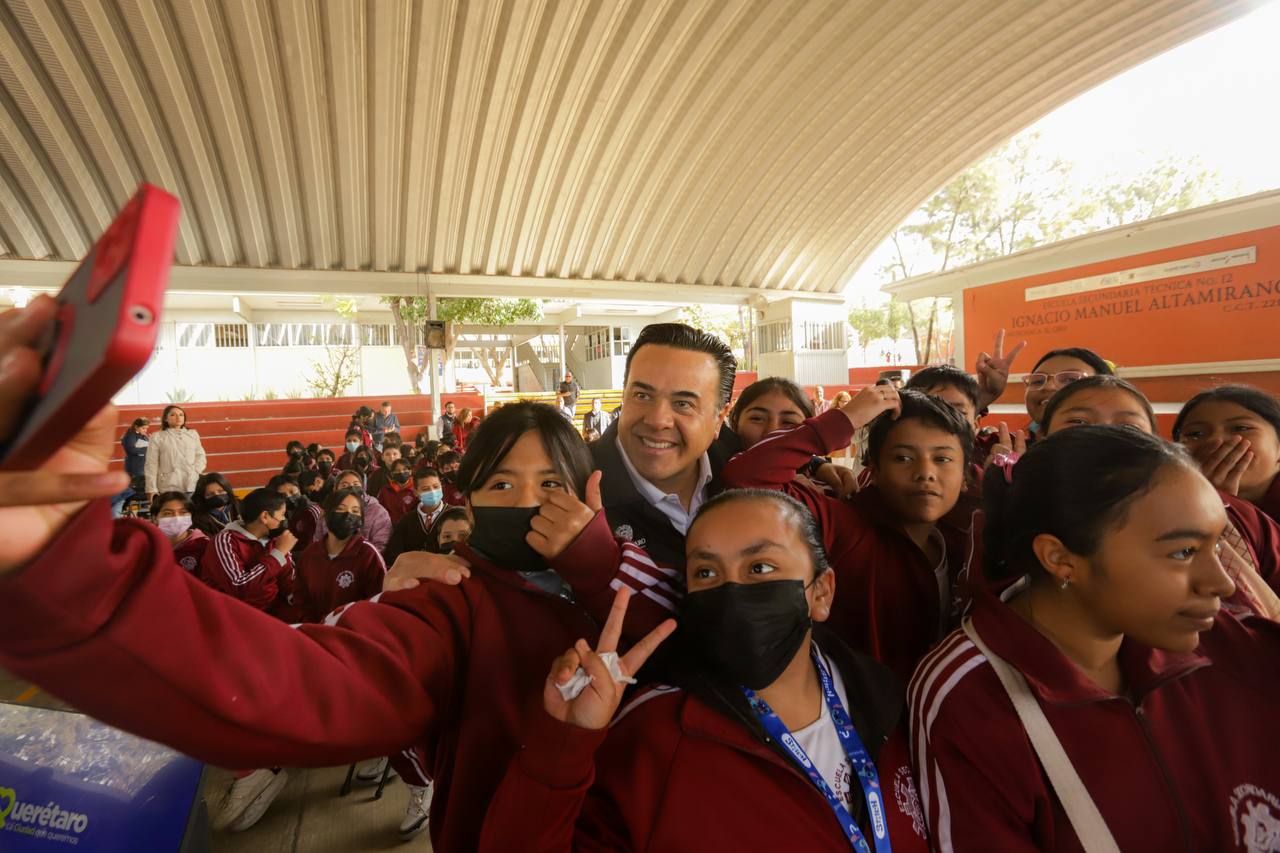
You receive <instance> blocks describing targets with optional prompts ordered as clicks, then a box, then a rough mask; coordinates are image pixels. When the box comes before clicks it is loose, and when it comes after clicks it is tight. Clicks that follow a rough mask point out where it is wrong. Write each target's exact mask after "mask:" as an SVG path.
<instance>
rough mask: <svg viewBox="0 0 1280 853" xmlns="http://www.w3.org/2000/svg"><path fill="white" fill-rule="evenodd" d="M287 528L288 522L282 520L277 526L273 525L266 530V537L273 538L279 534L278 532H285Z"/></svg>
mask: <svg viewBox="0 0 1280 853" xmlns="http://www.w3.org/2000/svg"><path fill="white" fill-rule="evenodd" d="M288 529H289V522H287V521H282V522H280V526H279V527H273V528H271V529H270V530H268V531H267V538H268V539H275V538H276V537H277V536H279V535H280V534H282V533H284V532H285V531H286V530H288Z"/></svg>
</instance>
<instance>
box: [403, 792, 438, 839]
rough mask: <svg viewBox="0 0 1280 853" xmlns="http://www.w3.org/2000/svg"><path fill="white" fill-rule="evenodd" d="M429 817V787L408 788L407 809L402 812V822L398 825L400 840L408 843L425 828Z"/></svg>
mask: <svg viewBox="0 0 1280 853" xmlns="http://www.w3.org/2000/svg"><path fill="white" fill-rule="evenodd" d="M429 817H431V786H430V785H427V786H425V787H422V788H419V787H418V786H417V785H410V786H409V807H408V808H406V809H405V810H404V820H403V821H402V822H401V823H400V840H401V841H408V840H409V839H410V838H413V837H414V836H415V835H417V834H418V833H420V832H422V830H424V829H426V828H427V818H429Z"/></svg>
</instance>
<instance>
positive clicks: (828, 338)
mask: <svg viewBox="0 0 1280 853" xmlns="http://www.w3.org/2000/svg"><path fill="white" fill-rule="evenodd" d="M800 348H801V349H802V350H810V351H813V350H827V351H838V352H844V351H845V350H847V349H848V348H849V345H848V332H847V329H846V327H845V323H844V321H843V320H835V321H832V322H825V323H813V322H804V323H801V324H800Z"/></svg>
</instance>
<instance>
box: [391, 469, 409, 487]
mask: <svg viewBox="0 0 1280 853" xmlns="http://www.w3.org/2000/svg"><path fill="white" fill-rule="evenodd" d="M391 479H393V480H395V481H396V482H397V483H400V484H401V485H403V484H405V483H407V482H409V472H408V471H397V472H396V473H394V474H392V475H391Z"/></svg>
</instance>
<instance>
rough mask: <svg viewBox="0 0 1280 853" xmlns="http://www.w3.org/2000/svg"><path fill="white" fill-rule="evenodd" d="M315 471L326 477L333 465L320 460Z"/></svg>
mask: <svg viewBox="0 0 1280 853" xmlns="http://www.w3.org/2000/svg"><path fill="white" fill-rule="evenodd" d="M316 470H318V471H319V472H320V473H321V474H323V475H324V476H326V477H328V476H329V472H330V471H332V470H333V463H332V462H328V461H326V460H324V459H321V460H320V461H319V462H318V463H317V465H316Z"/></svg>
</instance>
